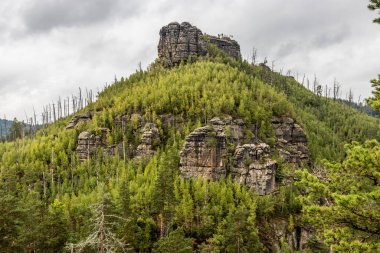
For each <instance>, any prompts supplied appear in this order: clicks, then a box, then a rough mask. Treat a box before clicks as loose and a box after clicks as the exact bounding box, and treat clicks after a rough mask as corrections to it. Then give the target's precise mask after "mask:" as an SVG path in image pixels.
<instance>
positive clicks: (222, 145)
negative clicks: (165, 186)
mask: <svg viewBox="0 0 380 253" xmlns="http://www.w3.org/2000/svg"><path fill="white" fill-rule="evenodd" d="M225 157H226V136H225V135H224V133H223V132H220V131H215V129H214V128H212V127H211V126H205V127H200V128H197V129H195V130H194V131H193V132H192V133H191V134H190V135H189V136H187V137H186V141H185V144H184V146H183V148H182V151H181V153H180V166H181V167H180V168H181V175H182V176H183V177H184V178H197V177H202V178H205V179H213V180H216V179H220V178H222V177H225V176H226V161H225Z"/></svg>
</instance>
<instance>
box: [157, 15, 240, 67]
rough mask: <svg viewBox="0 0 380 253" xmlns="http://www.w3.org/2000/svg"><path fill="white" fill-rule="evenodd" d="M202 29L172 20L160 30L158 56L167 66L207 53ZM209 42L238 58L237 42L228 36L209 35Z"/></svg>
mask: <svg viewBox="0 0 380 253" xmlns="http://www.w3.org/2000/svg"><path fill="white" fill-rule="evenodd" d="M205 36H206V35H203V33H202V31H201V30H199V29H198V28H197V27H196V26H192V25H191V24H190V23H188V22H183V23H181V24H179V23H177V22H173V23H170V24H168V25H167V26H164V27H162V28H161V30H160V41H159V43H158V57H159V58H160V59H161V60H164V61H165V63H166V64H167V65H169V66H172V65H176V64H179V63H180V62H181V61H184V62H186V61H187V60H188V59H189V57H192V56H202V55H206V54H207V53H208V46H207V43H208V42H206V39H205ZM209 41H210V43H212V44H214V45H216V46H217V47H218V48H220V49H221V50H223V51H224V52H226V53H227V55H229V56H231V57H233V58H236V59H238V58H240V46H239V44H238V43H237V42H236V41H234V40H232V39H231V38H229V37H224V36H221V37H215V36H209Z"/></svg>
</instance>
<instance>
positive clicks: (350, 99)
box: [348, 89, 354, 105]
mask: <svg viewBox="0 0 380 253" xmlns="http://www.w3.org/2000/svg"><path fill="white" fill-rule="evenodd" d="M353 101H354V93H353V92H352V90H351V89H350V91H349V92H348V103H349V104H350V105H351V104H352V102H353Z"/></svg>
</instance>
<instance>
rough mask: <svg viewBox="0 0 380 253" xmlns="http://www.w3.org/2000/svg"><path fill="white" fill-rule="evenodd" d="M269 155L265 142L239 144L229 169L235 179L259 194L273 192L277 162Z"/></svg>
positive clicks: (268, 148)
mask: <svg viewBox="0 0 380 253" xmlns="http://www.w3.org/2000/svg"><path fill="white" fill-rule="evenodd" d="M269 155H270V147H269V145H267V144H265V143H259V144H244V145H239V146H238V147H237V148H236V150H235V154H234V156H233V166H232V169H231V172H232V175H233V177H234V178H235V180H237V181H238V182H239V183H240V184H243V185H246V186H247V187H249V188H253V189H254V190H255V191H256V192H257V193H258V194H261V195H264V194H268V193H271V192H273V190H274V189H275V175H276V169H277V162H276V161H274V160H271V159H269Z"/></svg>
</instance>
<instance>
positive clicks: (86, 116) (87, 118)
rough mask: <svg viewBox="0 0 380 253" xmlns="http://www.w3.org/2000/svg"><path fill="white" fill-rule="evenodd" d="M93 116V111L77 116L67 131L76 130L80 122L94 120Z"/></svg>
mask: <svg viewBox="0 0 380 253" xmlns="http://www.w3.org/2000/svg"><path fill="white" fill-rule="evenodd" d="M92 116H93V111H88V112H85V113H82V114H78V115H75V116H74V117H73V118H72V119H71V121H70V122H69V124H68V125H67V126H66V129H73V128H75V127H76V126H77V125H78V124H79V122H87V121H90V120H91V119H92Z"/></svg>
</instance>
